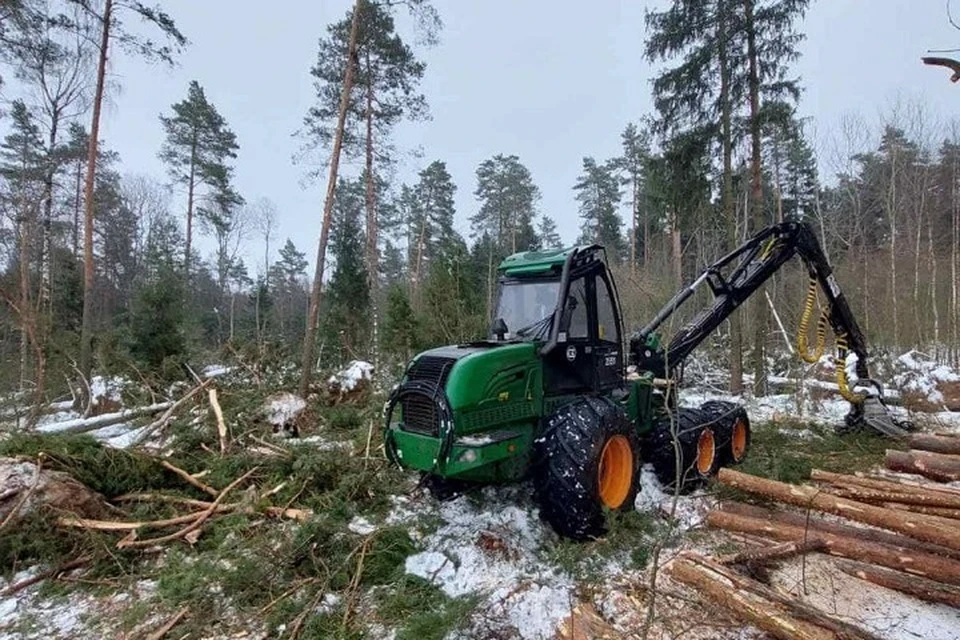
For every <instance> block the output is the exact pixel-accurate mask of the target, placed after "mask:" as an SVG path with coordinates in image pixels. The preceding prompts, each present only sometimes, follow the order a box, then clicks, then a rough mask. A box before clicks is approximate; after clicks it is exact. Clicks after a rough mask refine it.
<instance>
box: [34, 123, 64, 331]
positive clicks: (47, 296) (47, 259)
mask: <svg viewBox="0 0 960 640" xmlns="http://www.w3.org/2000/svg"><path fill="white" fill-rule="evenodd" d="M59 124H60V111H59V109H57V108H54V109H53V110H52V113H51V114H50V135H49V137H48V138H47V155H48V158H47V163H48V165H49V166H48V167H47V171H46V174H45V175H44V177H43V241H42V249H41V254H40V274H41V280H40V300H39V304H38V305H37V306H38V308H39V309H45V310H46V312H47V314H48V317H49V318H51V319H52V318H53V302H52V300H53V294H52V291H51V289H52V287H53V264H52V262H53V180H54V177H55V176H54V174H55V173H56V162H54V161H53V158H52V156H53V154H54V152H55V149H56V148H57V130H58V128H59Z"/></svg>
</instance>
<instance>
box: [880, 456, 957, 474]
mask: <svg viewBox="0 0 960 640" xmlns="http://www.w3.org/2000/svg"><path fill="white" fill-rule="evenodd" d="M884 464H885V465H886V467H887V469H890V470H891V471H901V472H904V473H915V474H918V475H921V476H924V477H925V478H930V479H931V480H936V481H938V482H952V481H954V480H960V456H948V455H945V454H942V453H930V452H928V451H917V450H915V449H911V450H910V451H898V450H896V449H887V454H886V458H885V459H884Z"/></svg>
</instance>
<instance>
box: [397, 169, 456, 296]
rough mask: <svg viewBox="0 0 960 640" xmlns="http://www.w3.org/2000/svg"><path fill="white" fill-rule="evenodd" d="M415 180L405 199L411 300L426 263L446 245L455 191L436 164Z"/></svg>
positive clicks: (449, 232)
mask: <svg viewBox="0 0 960 640" xmlns="http://www.w3.org/2000/svg"><path fill="white" fill-rule="evenodd" d="M419 177H420V180H419V181H418V182H417V184H416V185H415V186H414V187H413V190H412V193H411V194H409V196H408V197H409V198H410V202H411V206H410V211H409V222H408V225H409V237H410V238H412V239H413V243H412V246H411V250H410V256H409V258H408V260H409V264H410V281H411V284H412V285H413V291H414V293H415V295H414V299H416V298H417V296H416V292H417V291H418V289H419V286H420V282H421V280H422V279H423V278H422V275H423V274H424V273H425V272H426V270H427V269H429V264H430V262H431V261H432V260H434V259H436V258H437V257H438V256H441V255H442V254H443V251H444V249H445V248H446V247H447V246H448V245H449V243H450V239H451V237H452V235H453V218H454V215H455V208H454V200H453V199H454V195H455V194H456V190H457V188H456V185H454V184H453V179H452V178H451V177H450V173H449V172H448V171H447V165H446V164H445V163H443V162H441V161H440V160H434V161H433V162H432V163H430V165H428V166H427V168H426V169H424V170H423V171H421V172H420V175H419Z"/></svg>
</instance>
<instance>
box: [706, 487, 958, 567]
mask: <svg viewBox="0 0 960 640" xmlns="http://www.w3.org/2000/svg"><path fill="white" fill-rule="evenodd" d="M717 479H718V480H719V481H720V482H721V483H722V484H725V485H727V486H728V487H733V488H735V489H741V490H743V491H747V492H749V493H755V494H757V495H762V496H766V497H768V498H772V499H774V500H779V501H780V502H784V503H787V504H792V505H795V506H798V507H804V508H809V509H816V510H818V511H825V512H828V513H834V514H836V515H839V516H843V517H845V518H849V519H851V520H855V521H857V522H862V523H865V524H872V525H874V526H878V527H881V528H883V529H888V530H890V531H896V532H898V533H902V534H904V535H906V536H910V537H911V538H916V539H917V540H923V541H924V542H932V543H933V544H939V545H942V546H944V547H949V548H951V549H955V550H958V551H960V527H950V526H945V525H944V524H943V523H941V522H937V521H934V520H932V519H931V518H930V517H929V516H924V515H921V514H919V513H917V514H909V513H905V512H902V511H893V510H892V509H884V508H883V507H875V506H873V505H869V504H866V503H864V502H856V501H854V500H848V499H847V498H840V497H837V496H833V495H830V494H829V493H824V492H823V491H822V490H820V489H818V488H816V487H810V486H796V485H791V484H787V483H784V482H777V481H776V480H767V479H766V478H759V477H757V476H752V475H750V474H748V473H741V472H739V471H734V470H732V469H727V468H723V469H720V472H719V473H718V474H717Z"/></svg>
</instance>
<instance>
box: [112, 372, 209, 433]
mask: <svg viewBox="0 0 960 640" xmlns="http://www.w3.org/2000/svg"><path fill="white" fill-rule="evenodd" d="M211 382H213V378H207V379H206V380H204V381H203V382H201V383H200V384H198V385H197V386H195V387H194V388H193V389H191V390H190V391H189V392H188V393H187V394H186V395H185V396H183V397H182V398H180V399H179V400H177V401H176V402H174V403H173V404H172V405H169V408H168V409H167V410H166V411H165V412H164V414H163V415H162V416H160V417H159V418H158V419H157V420H155V421H153V422H152V423H150V424H149V425H148V426H147V427H146V428H144V430H143V431H142V432H141V433H140V435H138V436H137V438H136V439H135V440H134V441H133V442H132V443H131V446H134V447H138V446H140V445H141V444H143V443H144V442H146V440H147V439H148V438H149V437H150V436H152V435H153V434H154V433H155V432H156V431H158V430H159V429H162V428H164V427H165V426H167V423H168V422H170V418H172V417H173V414H174V412H176V410H177V409H179V408H180V407H181V406H182V405H184V404H185V403H187V402H188V401H189V400H190V398H192V397H193V396H195V395H197V394H198V393H200V392H201V391H203V390H204V389H206V388H207V385H209V384H210V383H211Z"/></svg>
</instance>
